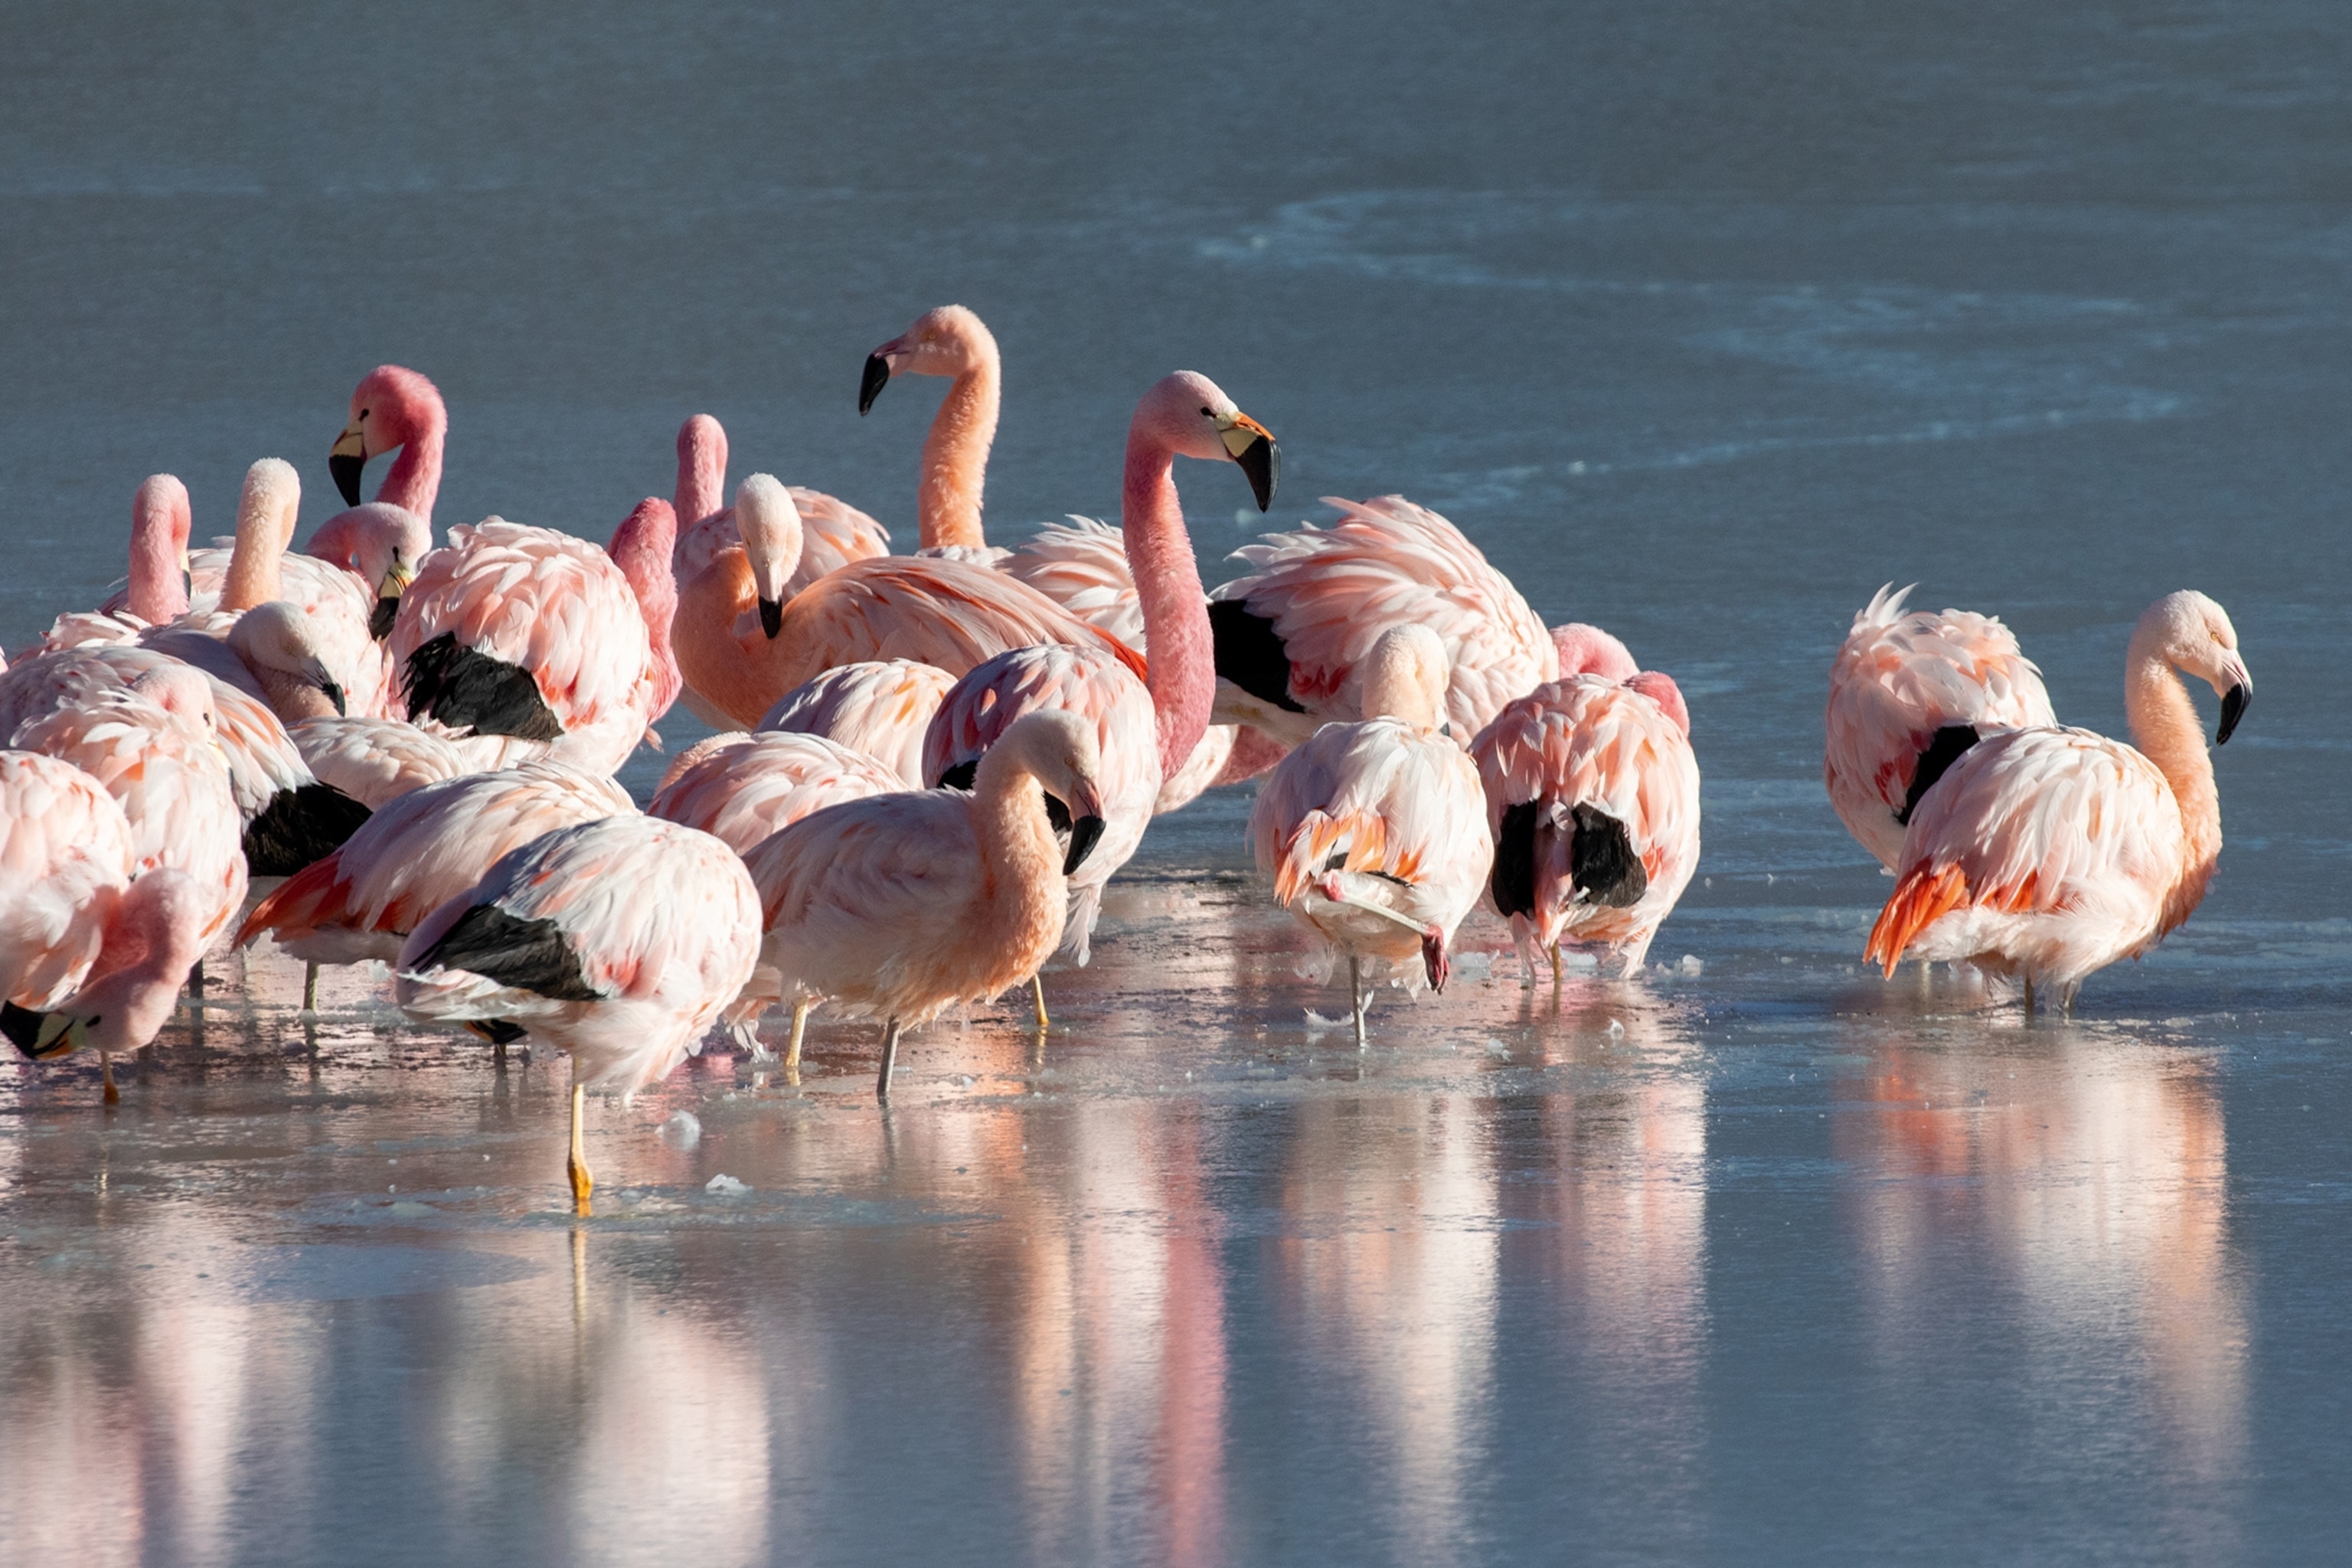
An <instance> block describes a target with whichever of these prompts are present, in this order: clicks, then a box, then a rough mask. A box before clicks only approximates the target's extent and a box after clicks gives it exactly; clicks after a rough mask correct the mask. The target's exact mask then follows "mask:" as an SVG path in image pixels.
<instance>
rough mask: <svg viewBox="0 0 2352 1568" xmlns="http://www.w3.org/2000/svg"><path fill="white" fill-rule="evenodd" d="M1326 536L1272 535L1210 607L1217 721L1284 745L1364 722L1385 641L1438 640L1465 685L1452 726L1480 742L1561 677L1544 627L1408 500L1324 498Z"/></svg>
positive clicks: (1461, 542)
mask: <svg viewBox="0 0 2352 1568" xmlns="http://www.w3.org/2000/svg"><path fill="white" fill-rule="evenodd" d="M1323 503H1324V504H1325V505H1326V506H1331V507H1337V508H1338V509H1339V511H1340V513H1341V514H1342V515H1341V517H1340V519H1339V521H1338V522H1336V523H1334V524H1332V525H1331V526H1330V527H1328V528H1316V527H1313V526H1311V525H1307V526H1302V527H1301V528H1300V529H1299V530H1298V531H1296V532H1291V533H1270V534H1267V535H1266V536H1265V538H1264V539H1262V540H1260V541H1259V542H1256V543H1255V544H1249V545H1244V547H1243V548H1241V549H1240V550H1237V551H1235V552H1234V555H1235V556H1236V557H1237V558H1238V559H1240V560H1242V561H1244V562H1246V563H1248V564H1249V566H1250V567H1251V568H1252V569H1251V570H1250V571H1249V572H1248V573H1247V574H1244V575H1243V576H1240V577H1237V578H1235V579H1234V580H1233V581H1232V582H1230V583H1226V584H1223V585H1221V586H1220V587H1218V588H1217V589H1216V590H1215V592H1214V593H1213V594H1212V595H1210V598H1211V600H1212V601H1213V602H1212V603H1211V604H1210V605H1209V621H1210V625H1211V626H1213V628H1214V629H1215V633H1216V639H1217V682H1218V684H1217V712H1218V717H1219V718H1220V719H1221V720H1231V721H1239V722H1243V723H1246V724H1248V725H1250V726H1251V727H1253V728H1255V729H1256V730H1258V731H1261V732H1262V733H1263V734H1265V736H1267V737H1268V738H1269V739H1272V740H1274V741H1276V742H1278V743H1280V744H1283V745H1297V744H1298V743H1299V742H1303V741H1304V740H1306V739H1307V736H1308V735H1310V734H1312V733H1313V732H1314V731H1315V727H1316V726H1317V725H1318V724H1320V723H1322V722H1324V721H1327V720H1332V719H1350V720H1351V719H1356V718H1359V717H1360V716H1362V715H1363V713H1364V712H1365V710H1364V708H1363V703H1362V689H1363V672H1364V665H1363V660H1364V657H1365V656H1366V655H1367V654H1368V653H1369V652H1370V650H1371V647H1372V644H1373V643H1374V642H1376V641H1378V640H1379V638H1380V637H1381V632H1382V628H1383V627H1387V626H1397V625H1402V624H1405V623H1408V622H1410V623H1414V624H1417V625H1421V626H1428V627H1429V628H1430V629H1431V630H1433V631H1434V632H1436V633H1437V635H1438V637H1439V638H1440V640H1441V641H1443V642H1444V645H1445V657H1446V658H1447V660H1448V663H1449V668H1451V669H1452V671H1453V674H1452V677H1451V684H1450V685H1449V686H1448V687H1447V689H1446V693H1445V705H1444V718H1445V720H1446V721H1447V722H1448V724H1449V725H1450V726H1451V728H1452V729H1453V731H1454V733H1456V734H1458V735H1475V734H1476V733H1477V732H1478V731H1480V730H1482V729H1484V728H1486V724H1487V723H1488V722H1489V721H1491V720H1493V718H1494V717H1495V715H1496V713H1498V712H1500V711H1501V710H1502V707H1503V704H1504V703H1506V702H1507V701H1509V700H1511V699H1512V698H1514V697H1517V696H1519V695H1520V694H1522V693H1524V692H1526V691H1528V690H1531V689H1534V688H1535V687H1537V686H1539V685H1541V684H1543V683H1544V682H1545V681H1547V680H1554V679H1558V678H1559V657H1558V654H1557V652H1556V650H1555V649H1554V647H1553V646H1552V642H1551V639H1550V638H1549V637H1547V636H1545V634H1544V626H1543V622H1542V621H1541V620H1539V619H1538V618H1537V616H1536V613H1535V612H1534V611H1533V610H1531V609H1529V608H1528V602H1527V600H1526V599H1524V598H1523V597H1521V596H1520V595H1519V591H1518V590H1517V588H1515V587H1513V586H1512V585H1511V582H1510V579H1508V578H1507V577H1505V576H1504V575H1503V574H1501V573H1500V572H1497V571H1496V570H1495V568H1494V567H1493V566H1491V565H1489V564H1488V563H1487V561H1486V556H1485V555H1483V554H1481V553H1480V552H1479V551H1478V548H1477V546H1475V545H1474V544H1472V543H1471V542H1470V541H1469V540H1467V539H1466V538H1465V537H1464V536H1463V533H1462V531H1461V530H1460V529H1458V528H1456V527H1454V524H1453V523H1451V522H1449V521H1446V520H1445V519H1444V518H1443V517H1441V516H1439V515H1438V514H1437V513H1436V512H1433V511H1431V510H1429V509H1428V508H1426V507H1422V506H1416V505H1414V504H1413V503H1412V502H1411V501H1409V500H1405V499H1404V498H1403V497H1402V496H1380V497H1376V498H1375V499H1373V500H1368V501H1351V500H1340V499H1339V498H1338V497H1336V496H1326V497H1324V498H1323Z"/></svg>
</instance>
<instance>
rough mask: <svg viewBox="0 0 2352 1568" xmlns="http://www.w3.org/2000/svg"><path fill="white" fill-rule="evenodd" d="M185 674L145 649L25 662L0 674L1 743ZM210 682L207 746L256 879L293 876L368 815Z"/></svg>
mask: <svg viewBox="0 0 2352 1568" xmlns="http://www.w3.org/2000/svg"><path fill="white" fill-rule="evenodd" d="M187 668H191V667H190V666H188V665H185V664H184V663H182V662H181V661H180V660H178V659H175V658H172V657H171V656H169V655H168V654H163V653H159V652H157V651H156V650H155V649H153V648H150V647H78V648H71V649H68V650H66V651H65V652H62V653H52V654H44V655H42V656H41V657H39V658H32V659H27V660H26V662H24V663H23V664H20V665H17V666H16V668H13V669H10V670H9V671H7V672H6V674H5V675H0V741H5V737H6V736H8V735H9V734H11V733H13V732H14V731H16V728H17V727H18V726H20V725H22V724H25V723H27V722H29V721H32V720H34V719H37V718H39V717H41V716H43V715H45V714H48V713H52V712H56V711H58V710H63V709H67V708H72V707H77V706H83V705H87V704H88V703H89V702H91V701H94V700H97V699H99V698H100V697H101V696H103V695H104V694H105V693H107V692H110V691H121V690H127V689H131V687H132V686H133V685H134V684H135V683H136V682H138V681H139V680H140V679H142V678H143V677H145V676H147V675H148V674H150V673H152V672H154V671H157V670H169V669H187ZM206 679H207V680H208V681H209V685H210V689H209V692H208V695H209V698H210V709H209V717H210V721H211V722H212V723H213V724H214V725H215V731H214V734H213V738H214V740H215V741H216V742H218V744H219V746H220V749H221V752H222V753H223V754H224V755H225V756H226V758H227V763H228V773H229V786H230V789H231V792H232V794H233V796H234V798H235V800H236V810H237V815H238V816H239V817H240V818H242V819H243V821H244V823H245V835H244V849H245V858H246V860H247V864H248V865H249V866H250V867H251V868H252V873H253V875H255V876H257V877H283V876H287V875H289V874H290V873H292V872H295V871H299V870H300V869H301V868H303V867H305V866H307V865H309V864H310V862H311V861H313V860H316V859H318V858H320V856H322V855H325V854H328V853H329V852H331V850H333V849H334V847H336V846H337V845H339V844H341V843H342V841H343V840H344V839H346V838H349V837H351V836H352V829H354V828H356V827H357V826H359V825H360V824H361V823H362V822H365V821H366V820H367V816H368V810H367V807H366V806H364V805H361V804H360V803H359V802H358V801H356V800H353V799H352V798H351V797H350V796H349V795H344V794H343V793H342V792H341V790H339V789H336V788H334V787H333V786H331V785H330V784H321V783H320V781H319V779H318V777H317V775H316V774H314V773H311V772H310V765H309V764H308V763H305V762H303V760H302V756H301V753H300V752H298V751H296V750H295V747H294V742H293V741H292V740H291V739H290V738H289V736H288V735H287V733H286V729H285V727H284V726H283V725H281V724H280V723H278V719H277V716H276V715H275V714H273V713H271V712H270V711H269V710H268V708H267V707H265V706H264V705H263V704H262V703H261V702H259V701H258V700H256V699H254V698H251V697H248V696H247V695H246V694H245V693H244V692H242V691H240V690H238V689H236V687H234V686H231V685H229V684H228V683H226V681H222V680H219V679H213V678H211V677H207V678H206ZM191 716H192V717H199V718H201V717H203V715H201V714H199V715H191Z"/></svg>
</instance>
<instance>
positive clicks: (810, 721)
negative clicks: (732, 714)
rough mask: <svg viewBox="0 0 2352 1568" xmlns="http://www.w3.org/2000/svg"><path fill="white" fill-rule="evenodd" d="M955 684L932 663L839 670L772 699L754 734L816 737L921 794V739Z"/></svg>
mask: <svg viewBox="0 0 2352 1568" xmlns="http://www.w3.org/2000/svg"><path fill="white" fill-rule="evenodd" d="M953 685H955V677H953V676H951V675H950V674H949V673H948V672H947V671H946V670H944V669H941V668H940V667H939V666H937V665H935V664H919V663H918V662H916V661H915V660H913V659H906V658H892V659H874V660H868V661H866V662H862V663H858V664H840V665H835V667H834V668H831V669H828V670H826V671H825V672H824V674H822V675H820V676H817V677H816V678H815V679H812V680H809V681H807V682H805V683H803V684H802V685H800V686H796V687H794V688H793V689H792V690H790V691H787V692H786V693H784V695H783V696H782V697H781V698H779V699H778V700H777V701H776V705H775V706H774V707H772V708H771V709H769V710H768V711H767V712H766V713H765V714H764V715H762V716H761V720H760V729H761V731H782V732H791V733H799V734H804V735H822V736H824V738H825V739H826V740H828V741H837V742H840V743H841V744H843V745H845V746H847V747H849V748H850V749H851V750H853V751H856V752H864V753H865V754H866V755H867V756H869V757H873V758H876V759H877V760H878V761H880V762H881V763H884V764H885V765H886V766H888V767H890V768H893V769H895V770H896V771H897V773H898V777H899V778H900V779H901V780H902V781H903V782H904V784H905V785H906V787H907V788H908V789H921V788H922V787H923V738H924V736H925V735H926V734H928V733H929V731H930V727H931V715H932V714H934V713H937V712H938V711H939V710H940V702H942V701H943V700H946V698H947V694H948V689H950V687H952V686H953Z"/></svg>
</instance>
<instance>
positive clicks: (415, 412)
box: [327, 364, 449, 564]
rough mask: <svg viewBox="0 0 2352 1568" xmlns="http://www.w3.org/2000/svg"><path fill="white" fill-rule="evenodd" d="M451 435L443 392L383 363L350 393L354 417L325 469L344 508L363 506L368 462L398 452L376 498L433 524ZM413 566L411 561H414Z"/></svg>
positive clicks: (392, 365) (328, 456)
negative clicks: (362, 490)
mask: <svg viewBox="0 0 2352 1568" xmlns="http://www.w3.org/2000/svg"><path fill="white" fill-rule="evenodd" d="M448 434H449V410H448V408H447V406H446V405H445V404H443V403H442V401H441V389H440V388H439V387H437V386H436V385H434V384H432V383H431V382H430V381H428V380H426V379H425V377H424V376H422V375H419V374H417V373H416V372H415V371H413V370H405V369H403V368H402V367H401V366H399V365H396V364H380V365H378V366H376V367H375V368H374V369H373V370H372V371H370V372H368V373H367V374H365V375H364V376H362V377H361V378H360V384H359V385H358V386H356V387H354V388H352V416H351V421H350V423H348V424H346V425H345V426H343V433H342V434H341V436H339V437H336V438H335V445H334V447H333V449H332V450H331V451H330V452H329V453H328V454H327V470H328V472H329V473H331V474H332V475H333V476H334V480H335V488H336V489H339V490H341V492H342V496H343V504H344V505H345V506H351V507H355V506H357V505H359V504H360V472H361V470H362V469H363V468H366V466H367V463H368V459H369V458H376V457H381V456H382V455H383V454H384V453H386V452H389V451H391V450H393V449H394V447H397V448H399V451H400V456H399V457H397V458H394V459H393V464H392V468H391V470H390V471H389V472H387V473H386V474H385V475H384V476H383V483H382V484H380V485H378V486H377V487H376V492H375V499H376V500H380V501H388V502H390V503H391V504H392V505H394V506H396V507H399V508H401V509H402V510H406V511H411V512H414V513H415V514H416V516H418V517H419V518H421V519H423V520H424V521H425V524H426V525H427V527H428V528H429V527H430V525H431V524H432V521H433V501H434V498H435V497H436V496H437V495H439V494H440V491H441V449H442V446H443V444H444V442H445V441H446V439H447V437H448ZM412 564H413V563H412Z"/></svg>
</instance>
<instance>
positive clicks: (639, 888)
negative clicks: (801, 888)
mask: <svg viewBox="0 0 2352 1568" xmlns="http://www.w3.org/2000/svg"><path fill="white" fill-rule="evenodd" d="M759 957H760V898H759V894H758V892H757V891H756V890H755V889H753V888H752V886H751V877H750V875H749V874H747V873H746V872H745V870H744V868H743V862H742V861H741V860H740V859H739V858H737V857H736V855H735V852H734V851H733V850H731V849H730V848H728V847H727V846H726V845H725V844H723V843H721V842H720V841H719V840H718V839H716V838H713V837H711V836H710V835H709V834H707V833H698V832H697V831H696V830H695V829H693V828H691V827H681V826H678V825H677V823H674V822H664V821H662V820H660V819H659V818H658V817H650V816H634V815H632V816H613V817H607V818H606V819H604V821H602V822H591V823H583V824H582V825H580V826H573V827H565V828H561V829H558V830H557V831H555V832H553V833H550V834H547V835H544V836H543V837H539V838H536V839H534V840H532V841H531V842H530V844H528V845H526V846H524V847H522V848H520V849H517V850H515V851H513V852H512V853H510V854H509V855H507V856H506V857H504V858H501V859H500V860H499V863H498V864H497V865H495V866H493V867H491V868H490V869H489V871H488V873H487V874H485V875H484V876H483V878H482V879H481V881H480V882H479V883H478V884H477V885H476V886H475V887H474V888H473V889H471V890H470V891H468V892H466V893H463V894H460V895H459V896H458V897H457V898H454V899H451V900H449V901H448V902H447V903H445V904H443V905H442V906H441V907H440V908H439V909H438V910H435V911H434V912H433V914H432V916H431V917H430V918H429V919H427V920H426V921H425V923H424V924H423V925H421V926H419V927H417V929H416V931H415V933H414V934H412V935H411V936H410V937H409V939H408V942H407V944H406V945H405V946H404V947H403V948H402V949H401V955H400V969H399V979H398V982H397V987H396V990H395V993H394V994H395V997H396V999H397V1000H398V1002H399V1004H400V1005H401V1007H402V1008H403V1009H404V1010H405V1011H406V1012H407V1013H408V1014H409V1015H410V1016H414V1017H417V1018H423V1019H427V1020H436V1021H437V1020H447V1021H451V1022H462V1023H484V1024H493V1025H495V1024H506V1025H509V1026H514V1027H518V1028H520V1029H521V1030H522V1031H523V1032H524V1033H526V1034H528V1035H530V1036H531V1037H534V1038H537V1039H541V1040H544V1041H546V1042H547V1043H548V1044H550V1045H552V1046H555V1047H559V1048H560V1049H562V1050H563V1051H565V1052H567V1053H569V1054H570V1056H571V1058H572V1152H571V1158H570V1160H569V1161H568V1162H567V1167H566V1168H567V1171H568V1173H569V1174H570V1176H571V1179H572V1206H573V1208H574V1210H575V1211H576V1212H577V1213H580V1214H582V1215H585V1214H587V1213H588V1212H589V1194H590V1192H591V1190H592V1189H593V1185H594V1183H593V1179H592V1178H591V1176H590V1174H589V1171H588V1159H587V1152H586V1150H585V1148H584V1147H583V1140H582V1127H581V1097H582V1093H583V1090H585V1089H591V1088H598V1089H604V1088H610V1089H616V1090H618V1091H620V1092H622V1093H629V1092H631V1091H633V1090H635V1089H639V1088H641V1087H643V1086H644V1085H645V1084H646V1083H649V1082H652V1081H653V1080H655V1079H660V1078H663V1077H666V1076H667V1074H668V1073H669V1070H670V1069H671V1068H674V1067H676V1066H677V1064H678V1063H679V1062H680V1061H681V1060H683V1059H684V1058H685V1057H686V1055H687V1053H688V1051H689V1050H690V1049H692V1047H693V1046H694V1044H695V1042H696V1041H697V1040H698V1039H700V1038H701V1037H702V1034H703V1032H704V1031H705V1030H706V1029H708V1028H709V1026H710V1024H711V1021H712V1020H713V1019H715V1018H716V1017H717V1016H719V1010H720V1009H721V1008H722V1007H724V1006H725V1005H727V1004H728V1003H729V1002H730V1001H732V1000H733V999H734V998H735V996H736V995H737V994H739V993H740V992H741V991H742V989H743V987H744V985H745V984H747V983H749V982H750V980H751V971H752V968H753V966H754V965H755V964H756V963H758V961H759Z"/></svg>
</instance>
